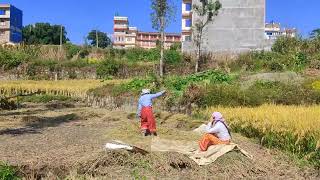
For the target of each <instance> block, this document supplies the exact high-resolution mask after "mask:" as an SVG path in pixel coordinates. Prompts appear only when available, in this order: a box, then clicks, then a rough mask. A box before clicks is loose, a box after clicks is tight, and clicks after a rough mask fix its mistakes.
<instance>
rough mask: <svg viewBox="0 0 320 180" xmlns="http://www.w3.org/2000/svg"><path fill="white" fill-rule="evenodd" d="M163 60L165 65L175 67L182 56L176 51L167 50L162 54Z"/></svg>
mask: <svg viewBox="0 0 320 180" xmlns="http://www.w3.org/2000/svg"><path fill="white" fill-rule="evenodd" d="M164 60H165V62H166V63H167V64H172V65H177V64H180V63H181V60H182V56H181V54H180V52H178V51H175V50H168V51H165V53H164Z"/></svg>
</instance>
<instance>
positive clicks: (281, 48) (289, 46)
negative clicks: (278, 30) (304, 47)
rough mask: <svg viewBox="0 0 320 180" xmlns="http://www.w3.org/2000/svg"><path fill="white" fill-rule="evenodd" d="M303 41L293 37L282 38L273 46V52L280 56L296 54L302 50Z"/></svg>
mask: <svg viewBox="0 0 320 180" xmlns="http://www.w3.org/2000/svg"><path fill="white" fill-rule="evenodd" d="M300 47H301V40H299V39H298V38H292V37H280V38H278V39H277V40H276V42H275V43H274V44H273V46H272V51H273V52H277V53H280V54H288V53H292V52H293V53H295V52H297V51H299V50H300Z"/></svg>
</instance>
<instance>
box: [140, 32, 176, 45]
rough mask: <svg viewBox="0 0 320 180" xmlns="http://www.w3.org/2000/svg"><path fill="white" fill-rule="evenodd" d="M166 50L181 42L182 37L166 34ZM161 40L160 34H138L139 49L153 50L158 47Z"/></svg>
mask: <svg viewBox="0 0 320 180" xmlns="http://www.w3.org/2000/svg"><path fill="white" fill-rule="evenodd" d="M164 38H165V39H164V41H165V43H164V48H165V49H168V48H170V47H171V46H172V45H173V44H174V43H180V42H181V35H180V34H176V33H166V34H165V37H164ZM160 39H161V35H160V33H158V32H138V34H137V44H136V45H137V47H141V48H144V49H152V48H155V47H157V42H159V41H160Z"/></svg>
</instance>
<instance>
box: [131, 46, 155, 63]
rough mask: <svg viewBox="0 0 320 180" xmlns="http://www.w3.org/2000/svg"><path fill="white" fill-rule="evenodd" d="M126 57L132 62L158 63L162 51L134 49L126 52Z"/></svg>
mask: <svg viewBox="0 0 320 180" xmlns="http://www.w3.org/2000/svg"><path fill="white" fill-rule="evenodd" d="M125 57H126V58H127V60H128V61H131V62H138V61H156V60H159V59H160V51H159V49H157V48H154V49H150V50H147V49H142V48H132V49H128V50H126V54H125Z"/></svg>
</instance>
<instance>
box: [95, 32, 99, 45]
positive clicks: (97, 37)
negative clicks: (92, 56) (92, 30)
mask: <svg viewBox="0 0 320 180" xmlns="http://www.w3.org/2000/svg"><path fill="white" fill-rule="evenodd" d="M96 46H97V48H99V36H98V29H96Z"/></svg>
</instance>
